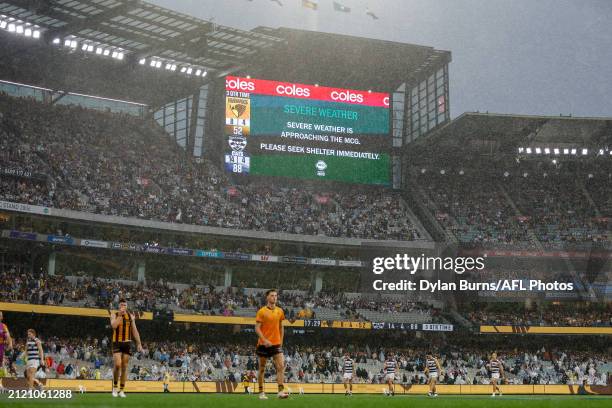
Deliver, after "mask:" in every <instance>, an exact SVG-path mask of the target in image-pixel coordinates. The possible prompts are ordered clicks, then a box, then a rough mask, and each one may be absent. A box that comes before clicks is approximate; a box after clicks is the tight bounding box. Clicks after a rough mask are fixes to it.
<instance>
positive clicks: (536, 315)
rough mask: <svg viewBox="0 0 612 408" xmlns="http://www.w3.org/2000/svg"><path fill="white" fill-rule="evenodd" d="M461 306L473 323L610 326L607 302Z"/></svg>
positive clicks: (611, 311) (611, 309) (611, 315)
mask: <svg viewBox="0 0 612 408" xmlns="http://www.w3.org/2000/svg"><path fill="white" fill-rule="evenodd" d="M468 309H469V308H465V309H463V310H465V312H464V313H465V314H466V317H467V318H468V320H470V321H471V322H473V323H475V324H490V325H512V326H612V304H610V303H581V302H567V303H558V304H553V303H547V304H543V305H541V306H539V307H538V306H533V307H532V308H529V309H528V308H526V307H524V306H523V305H522V304H517V303H508V304H501V305H495V304H478V307H473V310H472V311H468Z"/></svg>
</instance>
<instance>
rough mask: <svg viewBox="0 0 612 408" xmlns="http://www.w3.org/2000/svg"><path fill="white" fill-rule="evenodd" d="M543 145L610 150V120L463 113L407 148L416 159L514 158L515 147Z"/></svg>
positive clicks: (611, 131) (611, 126)
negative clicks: (445, 154) (447, 154)
mask: <svg viewBox="0 0 612 408" xmlns="http://www.w3.org/2000/svg"><path fill="white" fill-rule="evenodd" d="M544 143H548V144H555V145H559V146H562V145H566V144H567V145H576V146H585V147H598V148H599V147H609V148H612V118H586V117H572V116H536V115H509V114H497V113H479V112H466V113H463V114H462V115H461V116H459V117H457V118H455V119H454V120H452V121H451V122H449V123H447V124H446V125H444V126H442V127H441V128H439V129H437V130H435V131H433V132H431V133H430V134H429V135H428V136H427V137H424V138H421V139H419V140H417V141H416V142H415V143H414V144H411V145H409V146H407V147H406V149H407V150H408V151H412V152H413V153H414V157H415V158H419V157H429V158H431V157H435V152H440V151H452V152H455V153H456V154H457V155H459V156H461V155H465V157H468V155H469V154H473V153H475V152H480V154H485V155H490V154H503V153H508V154H511V155H515V154H516V148H517V147H520V146H530V145H534V146H535V145H541V144H544ZM428 154H429V156H427V155H428ZM432 155H433V156H432Z"/></svg>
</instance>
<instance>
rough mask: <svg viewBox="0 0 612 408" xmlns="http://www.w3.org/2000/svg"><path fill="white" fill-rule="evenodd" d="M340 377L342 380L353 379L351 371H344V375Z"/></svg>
mask: <svg viewBox="0 0 612 408" xmlns="http://www.w3.org/2000/svg"><path fill="white" fill-rule="evenodd" d="M342 378H343V379H344V380H352V379H353V373H344V375H343V376H342Z"/></svg>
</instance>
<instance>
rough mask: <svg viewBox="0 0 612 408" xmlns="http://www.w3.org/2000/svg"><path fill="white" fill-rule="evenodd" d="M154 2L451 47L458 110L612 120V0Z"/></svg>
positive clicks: (206, 15) (227, 20) (231, 21)
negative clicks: (341, 9) (339, 6)
mask: <svg viewBox="0 0 612 408" xmlns="http://www.w3.org/2000/svg"><path fill="white" fill-rule="evenodd" d="M148 1H149V2H151V3H154V4H157V5H160V6H163V7H167V8H171V9H174V10H177V11H180V12H183V13H186V14H190V15H193V16H195V17H199V18H202V19H207V20H210V19H214V21H215V22H217V23H219V24H223V25H228V26H231V27H236V28H241V29H246V30H250V29H252V28H254V27H257V26H259V25H264V26H269V27H274V28H276V27H280V26H283V27H293V28H300V29H307V30H317V31H324V32H333V33H342V34H348V35H355V36H362V37H371V38H380V39H385V40H392V41H399V42H408V43H414V44H421V45H427V46H433V47H435V48H438V49H444V50H450V51H451V52H452V55H453V62H452V63H451V65H450V82H451V95H450V98H451V113H452V115H453V117H455V116H458V115H459V114H461V113H463V112H465V111H477V110H478V111H481V112H482V111H489V112H499V113H522V114H544V115H558V114H560V113H563V114H570V113H571V114H573V115H574V116H611V117H612V0H512V1H510V0H339V1H340V2H341V3H343V4H345V5H346V6H348V7H351V9H352V12H351V13H349V14H344V13H338V12H334V11H333V6H332V0H320V1H319V10H318V11H312V10H309V9H304V8H302V7H301V3H302V1H301V0H280V1H281V2H282V3H283V4H284V6H283V7H280V6H278V5H277V4H275V3H274V2H272V1H270V0H253V1H248V0H148ZM366 7H369V8H370V9H371V10H372V11H374V12H375V13H376V14H377V15H378V16H379V17H380V19H379V20H372V19H371V18H370V17H368V16H366V14H365V9H366ZM329 85H333V84H329Z"/></svg>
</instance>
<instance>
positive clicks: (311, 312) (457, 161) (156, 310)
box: [0, 0, 612, 406]
mask: <svg viewBox="0 0 612 408" xmlns="http://www.w3.org/2000/svg"><path fill="white" fill-rule="evenodd" d="M277 3H279V4H280V3H281V2H277ZM307 3H312V4H315V5H316V4H318V3H317V2H310V1H305V2H303V4H304V7H308V6H306V4H307ZM334 3H338V2H334ZM338 4H339V6H335V7H340V6H342V5H341V4H340V3H338ZM342 7H345V6H342ZM313 10H316V7H314V9H313ZM336 11H338V12H347V11H346V10H343V9H341V8H337V9H336ZM349 11H350V9H349ZM368 13H371V11H368ZM368 16H370V17H372V16H371V15H370V14H368ZM374 16H375V15H374ZM372 18H374V17H372ZM314 53H316V55H317V58H318V59H319V60H320V61H321V63H320V64H311V63H309V61H310V57H309V56H312V55H314ZM364 55H367V56H368V58H363V56H364ZM0 56H1V58H0V312H2V314H1V315H0V317H1V319H0V340H2V342H0V346H5V345H8V344H9V341H8V336H6V335H5V333H6V328H8V329H10V333H11V336H10V337H12V343H13V344H12V347H11V348H10V350H9V347H6V348H5V349H3V347H0V353H4V352H6V357H5V358H4V361H3V364H4V365H3V366H0V380H1V382H0V386H1V387H2V388H1V389H0V390H1V391H3V392H4V391H5V390H9V391H10V390H20V389H24V388H25V387H26V378H27V370H28V367H30V366H29V365H28V364H29V361H28V359H29V357H28V353H30V352H31V350H32V347H33V346H32V344H35V343H34V342H35V340H33V339H32V338H28V336H27V331H28V329H32V328H34V329H35V330H36V332H37V333H38V338H39V339H40V344H41V348H42V350H43V352H44V356H45V359H44V362H42V363H41V365H40V367H37V368H36V379H37V381H39V382H40V384H41V388H40V389H41V390H60V389H69V390H72V391H73V392H74V393H75V394H76V393H77V392H85V393H86V395H85V396H82V398H92V399H83V400H82V401H84V402H83V404H85V405H87V406H89V405H91V406H98V405H99V406H103V405H104V404H106V403H107V401H106V400H105V399H102V398H101V399H99V400H98V399H94V398H95V396H94V397H91V396H90V395H89V394H91V393H92V392H99V393H107V394H108V395H106V396H108V397H109V398H110V393H111V390H113V392H114V389H115V388H116V387H117V384H116V378H115V381H114V385H113V380H114V375H115V373H114V367H115V366H116V362H115V361H114V360H113V358H114V357H113V354H114V353H115V351H113V352H111V350H114V349H113V344H114V343H116V340H115V339H114V336H116V332H115V330H116V329H115V327H116V326H113V324H114V323H113V319H114V317H113V316H115V312H116V311H118V310H121V304H122V303H124V301H127V303H128V310H129V311H130V313H134V322H135V321H137V324H138V332H139V335H138V337H137V336H134V338H133V339H132V337H131V336H128V337H129V339H131V340H134V341H135V342H138V343H140V339H142V350H140V349H138V350H137V349H134V350H133V353H132V358H131V359H130V362H129V366H128V380H129V381H128V384H127V385H126V392H127V393H128V397H131V395H129V394H131V393H132V392H134V393H136V392H142V393H153V392H154V393H160V392H171V393H193V394H196V393H207V394H213V393H216V394H242V393H254V390H255V387H256V382H257V375H258V370H259V369H260V360H259V359H258V355H256V352H255V344H256V342H257V339H258V336H260V334H259V333H258V331H260V324H261V320H260V319H261V318H260V317H259V316H260V314H259V312H258V311H261V309H262V308H264V307H265V306H266V305H268V308H270V306H269V305H270V304H269V301H268V300H267V296H268V295H269V293H268V292H269V291H270V290H274V291H276V292H277V293H278V306H280V307H281V308H282V310H283V312H284V318H285V321H284V322H283V323H282V326H283V327H284V335H285V338H284V340H283V343H282V351H283V353H284V359H285V360H284V370H285V382H286V384H287V388H286V389H288V390H289V392H291V393H292V397H291V398H294V397H295V399H297V398H298V396H297V395H295V394H327V393H335V394H345V388H343V386H342V383H343V381H344V379H345V377H343V375H345V374H347V372H346V366H345V365H344V364H345V359H344V356H345V354H347V353H348V354H349V355H350V356H351V357H352V359H353V360H354V364H355V373H354V377H353V372H352V371H351V378H354V379H353V380H352V381H353V382H354V384H355V393H356V394H380V393H381V392H384V393H386V394H388V392H387V391H386V388H385V387H387V385H386V384H387V381H388V378H389V377H388V376H387V375H388V374H389V368H388V367H389V366H388V363H387V361H389V360H390V359H392V360H393V361H396V362H397V371H396V372H395V373H394V378H395V384H397V388H396V389H395V391H394V393H397V394H398V395H399V394H418V395H427V392H428V390H429V388H428V387H429V385H428V384H429V381H430V376H429V374H430V372H429V371H426V367H428V364H430V363H428V359H430V358H429V357H427V356H428V355H430V354H433V355H435V356H436V357H437V359H438V361H439V363H440V370H441V371H442V372H441V373H440V377H439V378H438V384H440V390H439V392H440V394H441V396H442V397H445V396H446V395H460V396H462V395H463V394H483V395H487V396H488V395H490V394H491V384H492V382H491V381H492V378H494V377H492V375H491V374H492V371H491V369H492V366H491V362H492V361H493V359H494V358H493V357H491V356H492V355H493V354H494V353H497V355H498V356H499V359H500V365H501V367H502V373H505V376H504V377H503V382H502V385H501V387H502V390H503V391H504V394H526V395H528V396H529V397H533V394H542V395H544V397H542V398H543V399H545V398H547V397H548V395H547V394H592V395H595V394H601V397H593V398H594V399H593V400H590V399H585V400H579V401H580V403H582V402H584V401H587V402H588V404H590V403H591V402H592V403H593V404H594V406H597V405H596V404H599V403H600V402H602V403H609V395H610V394H612V360H611V356H612V348H611V347H610V338H611V337H610V336H612V235H611V232H610V231H611V230H612V119H610V118H600V117H595V118H586V117H584V118H583V117H572V116H562V115H561V116H535V115H509V114H495V113H488V112H487V113H482V112H466V113H463V114H461V115H459V116H458V117H456V118H454V119H452V120H451V115H450V98H449V96H450V95H449V81H450V80H449V64H450V63H451V60H452V58H451V52H450V51H444V50H438V49H435V48H432V47H426V46H421V45H414V44H407V43H399V42H391V41H383V40H375V39H369V38H361V37H354V36H348V35H339V34H329V33H322V32H315V31H306V30H299V29H295V28H285V27H275V28H273V27H264V26H259V27H257V28H254V29H252V30H248V31H247V30H241V29H237V28H233V27H229V26H224V25H221V24H217V23H216V22H214V21H212V20H210V21H209V20H202V19H199V18H196V17H193V16H189V15H186V14H182V13H178V12H176V11H172V10H170V9H166V8H162V7H159V6H156V5H153V4H151V3H150V2H147V1H142V0H55V1H38V0H27V1H21V0H0ZM330 66H332V67H335V69H333V70H330V69H329V68H328V67H330ZM356 67H358V69H356ZM254 139H255V140H254ZM400 254H402V255H403V256H405V257H410V258H411V259H414V260H422V261H423V264H420V266H418V267H417V266H414V268H413V269H412V270H411V271H410V270H409V268H407V267H404V268H402V267H400V266H397V267H396V268H395V270H393V269H394V268H393V267H390V266H388V265H389V264H388V263H387V262H384V268H385V271H384V273H378V272H376V265H377V262H378V261H393V259H395V258H396V257H397V258H398V259H399V258H400ZM383 258H384V259H383ZM429 259H437V260H440V263H434V264H433V265H434V267H429V266H426V265H428V264H425V262H427V260H429ZM468 259H477V260H478V262H483V267H482V268H473V267H468V266H467V265H468V264H467V261H466V260H468ZM457 260H462V261H466V263H462V264H461V265H463V267H462V266H461V265H459V263H458V261H457ZM447 261H448V262H451V261H452V262H451V263H452V264H453V265H454V271H453V270H452V269H453V267H450V268H449V267H447V266H446V265H447V264H446V262H447ZM397 262H398V265H399V260H398V261H397ZM391 263H393V262H391ZM380 265H381V264H378V266H380ZM457 265H459V266H457ZM458 268H464V269H461V270H459V269H458ZM373 272H374V273H373ZM383 281H385V282H388V283H391V285H387V286H385V287H384V289H380V285H381V282H383ZM408 281H410V282H408ZM428 282H430V283H428ZM502 282H503V283H504V284H505V285H506V286H504V285H502ZM400 283H401V285H404V286H400ZM409 283H412V284H415V287H417V289H416V290H415V289H407V288H408V287H409V286H408V284H409ZM434 283H435V284H436V285H438V286H437V287H436V288H437V289H435V288H434V287H433V286H432V285H433V284H434ZM553 283H554V284H553ZM464 284H465V285H468V287H469V290H464V289H458V288H462V287H463V286H461V285H464ZM469 285H472V286H469ZM443 288H448V289H443ZM267 302H268V303H267ZM272 310H275V309H274V308H272ZM117 313H119V312H117ZM109 316H110V318H111V319H110V320H111V321H110V322H109ZM117 316H118V315H117ZM256 316H257V317H256ZM130 321H131V320H130ZM2 323H5V324H6V328H5V329H2ZM122 324H125V323H122ZM122 327H123V326H122ZM2 336H5V337H4V338H3V337H2ZM259 338H260V339H261V337H259ZM138 345H139V346H140V344H138ZM36 353H37V351H36V350H35V351H34V354H36ZM115 354H118V353H115ZM2 356H4V354H0V357H2ZM259 357H261V355H259ZM0 360H2V359H0ZM264 363H265V360H264ZM394 367H395V366H394ZM277 368H278V367H275V366H272V365H268V366H267V367H266V368H265V370H263V369H262V371H261V373H263V374H262V375H263V376H264V378H265V390H266V391H267V392H268V393H269V394H272V393H276V392H277V389H276V384H275V383H276V382H277V381H279V384H280V383H281V382H282V376H280V377H279V376H278V375H277ZM351 370H352V366H351ZM394 370H395V368H394ZM351 387H352V386H351ZM400 387H401V388H400ZM164 390H165V391H164ZM351 390H352V388H351ZM121 392H122V393H123V386H122V387H121ZM278 392H279V396H281V394H282V393H283V392H284V389H283V388H279V390H278ZM394 393H391V394H388V395H394ZM256 394H257V393H256ZM444 394H446V395H444ZM493 394H494V395H495V392H494V393H493ZM346 395H349V394H348V391H346ZM350 395H352V391H351V394H350ZM435 395H436V396H437V394H435ZM430 396H432V397H433V394H432V393H431V392H430ZM500 396H501V392H500ZM4 397H5V396H4V395H0V400H2V401H3V402H4V400H3V398H4ZM139 397H143V396H142V395H141V396H139ZM211 397H212V396H211ZM232 397H234V396H232ZM237 397H239V396H236V398H237ZM306 397H310V396H306ZM360 397H361V396H360ZM377 397H378V396H377ZM143 398H146V397H143ZM245 398H246V397H245ZM253 398H255V397H253ZM364 398H365V396H364ZM470 398H473V399H474V400H473V401H472V402H474V405H469V406H480V405H479V404H481V403H482V404H485V403H488V402H489V400H479V399H478V397H470ZM516 398H517V399H516V400H515V401H514V402H512V403H516V404H519V403H520V404H524V403H525V401H526V400H525V399H521V397H519V396H517V397H516ZM538 398H540V397H538ZM550 398H553V397H550ZM598 398H599V399H598ZM134 400H135V401H139V402H137V403H140V404H141V405H142V404H145V403H149V400H146V399H143V400H136V398H134ZM7 401H8V399H7ZM105 401H106V402H105ZM170 401H171V400H170ZM177 401H179V400H177ZM305 401H307V402H306V403H308V401H309V400H305ZM312 401H315V400H312ZM321 401H322V402H321V403H322V404H331V403H334V401H333V400H321ZM364 401H365V402H363V404H368V401H369V403H371V404H374V403H379V402H376V401H374V400H364ZM423 401H424V402H425V403H426V404H429V401H428V400H419V402H423ZM453 401H455V400H453ZM509 401H511V400H509ZM545 401H546V402H547V403H548V401H549V400H546V399H545ZM550 401H552V402H551V403H554V402H555V401H553V400H550ZM561 401H563V402H562V403H566V402H565V401H564V400H561ZM593 401H595V402H593ZM74 402H77V403H78V402H79V399H78V398H75V399H74V400H73V401H70V402H66V403H65V405H61V404H62V403H63V401H62V402H58V405H53V406H72V403H74ZM318 402H319V400H317V403H318ZM457 402H459V401H457ZM200 403H201V400H198V399H197V398H196V399H194V400H189V403H186V404H187V405H189V406H191V404H193V405H195V404H200ZM217 403H218V405H219V406H226V405H227V406H240V405H239V404H243V403H244V402H242V401H240V402H239V400H237V399H228V400H221V399H220V400H218V401H217ZM462 403H463V402H462ZM573 403H576V402H572V404H573ZM10 404H11V402H9V406H11V405H10ZM432 404H434V405H435V402H433V400H432ZM15 406H20V405H15ZM358 406H359V405H358ZM426 406H429V405H426ZM466 406H468V405H466Z"/></svg>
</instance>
